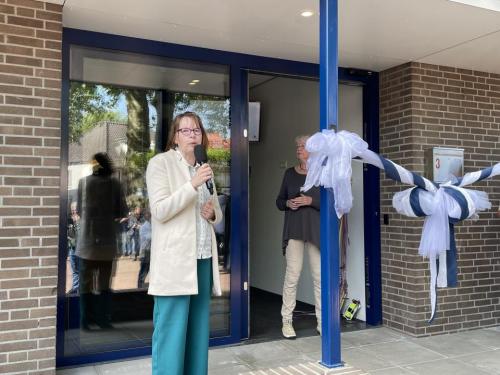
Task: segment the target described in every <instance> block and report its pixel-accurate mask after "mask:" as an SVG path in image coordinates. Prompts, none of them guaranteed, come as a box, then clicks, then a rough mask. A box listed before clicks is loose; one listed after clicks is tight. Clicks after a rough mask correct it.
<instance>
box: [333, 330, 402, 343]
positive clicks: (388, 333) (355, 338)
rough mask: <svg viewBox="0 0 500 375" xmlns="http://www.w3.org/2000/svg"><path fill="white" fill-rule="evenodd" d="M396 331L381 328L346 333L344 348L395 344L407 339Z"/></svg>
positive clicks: (343, 336)
mask: <svg viewBox="0 0 500 375" xmlns="http://www.w3.org/2000/svg"><path fill="white" fill-rule="evenodd" d="M406 337H407V336H404V335H402V334H400V333H398V332H396V331H393V330H391V329H389V328H385V327H380V328H372V329H365V330H362V331H356V332H346V333H343V334H342V346H343V347H347V348H350V347H357V346H361V345H370V344H376V343H382V342H394V341H398V340H402V339H404V338H406Z"/></svg>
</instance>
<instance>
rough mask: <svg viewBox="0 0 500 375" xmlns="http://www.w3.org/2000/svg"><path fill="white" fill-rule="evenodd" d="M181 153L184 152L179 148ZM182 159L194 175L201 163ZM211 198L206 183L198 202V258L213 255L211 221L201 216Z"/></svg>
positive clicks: (200, 191)
mask: <svg viewBox="0 0 500 375" xmlns="http://www.w3.org/2000/svg"><path fill="white" fill-rule="evenodd" d="M177 152H178V153H179V155H181V157H182V154H181V153H180V151H178V150H177ZM182 161H183V162H184V163H185V164H186V165H187V166H188V168H189V174H190V175H191V177H193V176H194V174H195V173H196V170H197V169H198V167H199V165H196V166H194V167H193V166H192V165H189V163H188V162H187V161H186V160H185V159H184V157H182ZM209 199H210V192H209V191H208V189H207V186H206V185H205V184H203V185H201V186H200V187H198V201H197V202H196V212H197V215H196V246H197V258H198V259H207V258H211V257H212V233H211V231H210V225H211V224H210V223H209V222H208V221H207V220H206V219H204V218H203V216H201V208H202V207H203V205H204V204H205V203H206V202H208V200H209Z"/></svg>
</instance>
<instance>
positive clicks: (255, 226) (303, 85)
mask: <svg viewBox="0 0 500 375" xmlns="http://www.w3.org/2000/svg"><path fill="white" fill-rule="evenodd" d="M361 93H362V90H361V87H357V86H346V85H340V88H339V98H340V99H339V124H341V125H342V126H341V128H345V129H346V130H351V131H355V132H356V133H358V134H361V129H362V96H361ZM250 100H251V101H259V102H261V128H260V141H259V142H250V155H249V156H250V158H249V160H250V168H251V174H250V208H249V211H250V237H249V242H250V243H249V252H250V285H251V286H253V287H257V288H259V289H263V290H267V291H269V292H272V293H276V294H279V295H281V294H282V288H283V278H284V273H285V259H284V257H283V255H282V251H281V234H282V230H283V213H282V212H281V211H279V210H278V209H277V208H276V204H275V200H276V196H277V194H278V192H279V188H280V185H281V180H282V177H283V173H284V171H285V169H286V168H288V167H290V166H292V165H295V164H296V162H297V160H296V158H295V141H294V140H295V137H296V136H297V135H300V134H313V133H315V132H316V131H318V129H319V82H317V81H309V80H302V79H294V78H282V77H279V78H274V79H272V80H270V81H267V82H265V83H263V84H261V85H258V86H256V87H255V88H254V89H252V88H251V89H250ZM362 178H363V175H362V166H361V165H360V164H357V165H353V179H354V181H353V182H354V183H353V187H354V188H353V193H354V201H355V203H354V207H353V210H352V212H351V214H350V218H349V237H350V247H349V249H348V253H347V273H348V276H347V282H348V285H349V291H348V294H349V297H350V298H356V299H361V301H362V305H363V306H362V310H361V311H360V312H359V313H358V318H359V319H361V320H365V310H364V279H365V278H364V242H363V241H364V240H363V237H364V234H363V233H364V232H359V231H360V230H361V231H363V225H364V224H363V201H362V199H363V183H362V181H363V180H362ZM360 233H361V235H360ZM306 258H307V257H306ZM312 288H313V287H312V278H311V272H310V269H309V263H308V259H305V260H304V268H303V272H302V276H301V280H300V283H299V287H298V290H297V299H298V300H299V301H303V302H306V303H309V304H314V296H313V292H312V290H313V289H312Z"/></svg>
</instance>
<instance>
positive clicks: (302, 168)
mask: <svg viewBox="0 0 500 375" xmlns="http://www.w3.org/2000/svg"><path fill="white" fill-rule="evenodd" d="M298 167H299V168H298V169H299V172H303V173H307V168H305V167H303V164H299V166H298Z"/></svg>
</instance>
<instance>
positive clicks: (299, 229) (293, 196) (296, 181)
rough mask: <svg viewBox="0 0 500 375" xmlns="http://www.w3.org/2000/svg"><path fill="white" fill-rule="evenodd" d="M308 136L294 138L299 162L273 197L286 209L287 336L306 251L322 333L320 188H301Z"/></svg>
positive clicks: (291, 332) (292, 333)
mask: <svg viewBox="0 0 500 375" xmlns="http://www.w3.org/2000/svg"><path fill="white" fill-rule="evenodd" d="M308 138H309V136H306V135H304V136H298V137H297V138H295V143H296V146H297V148H296V156H297V160H298V164H297V165H296V166H294V167H291V168H288V169H287V170H286V171H285V175H284V176H283V181H282V183H281V189H280V192H279V194H278V197H277V198H276V206H277V207H278V209H279V210H281V211H284V212H285V222H284V225H283V242H282V249H283V254H284V255H285V257H286V271H285V280H284V283H283V305H282V307H281V317H282V321H283V325H282V333H283V336H284V337H285V338H287V339H294V338H295V337H296V334H295V330H294V328H293V310H294V309H295V305H296V297H297V285H298V283H299V278H300V273H301V272H302V264H303V261H304V253H305V252H307V253H308V255H309V264H310V266H311V272H312V278H313V286H314V301H315V307H316V319H317V326H316V330H317V332H318V333H319V334H321V277H320V275H321V261H320V252H319V247H320V214H319V208H320V190H319V187H313V188H311V189H310V190H308V191H306V192H301V191H300V188H301V187H302V186H304V183H305V181H306V175H307V159H308V158H309V153H308V152H307V151H306V149H305V144H306V141H307V139H308Z"/></svg>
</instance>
